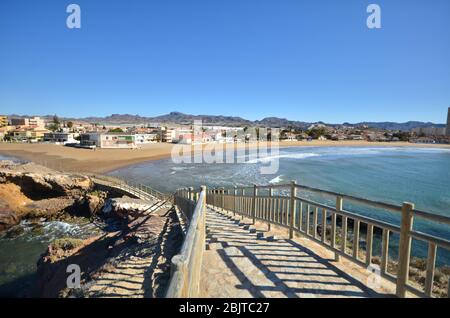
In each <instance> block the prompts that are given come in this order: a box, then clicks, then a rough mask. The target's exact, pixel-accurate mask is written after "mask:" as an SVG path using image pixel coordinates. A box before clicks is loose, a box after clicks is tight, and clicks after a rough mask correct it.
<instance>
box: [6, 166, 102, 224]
mask: <svg viewBox="0 0 450 318" xmlns="http://www.w3.org/2000/svg"><path fill="white" fill-rule="evenodd" d="M93 188H94V183H93V182H92V180H91V179H90V178H89V177H87V176H80V175H74V174H65V173H60V172H56V171H54V170H50V169H48V168H45V167H42V166H39V165H36V164H33V163H26V164H20V163H14V162H11V161H0V231H2V230H5V229H8V228H9V227H11V226H14V225H16V224H17V223H19V222H20V220H21V219H22V218H31V219H40V218H44V219H46V220H54V219H58V218H64V215H65V214H70V215H83V216H91V215H93V214H96V213H98V212H99V211H101V209H102V207H103V204H104V200H105V198H106V196H107V194H106V193H105V192H101V191H93Z"/></svg>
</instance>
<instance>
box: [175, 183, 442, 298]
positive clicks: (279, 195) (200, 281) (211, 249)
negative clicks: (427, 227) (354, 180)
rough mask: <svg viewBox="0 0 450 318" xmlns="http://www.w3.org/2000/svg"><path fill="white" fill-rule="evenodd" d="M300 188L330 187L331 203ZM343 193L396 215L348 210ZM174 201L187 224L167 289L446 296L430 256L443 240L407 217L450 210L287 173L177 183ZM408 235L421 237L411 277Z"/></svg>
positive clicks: (186, 293)
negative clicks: (209, 185)
mask: <svg viewBox="0 0 450 318" xmlns="http://www.w3.org/2000/svg"><path fill="white" fill-rule="evenodd" d="M298 190H303V191H302V192H305V191H309V192H315V193H317V194H319V195H322V196H328V197H332V198H334V202H335V205H328V204H326V203H319V202H316V201H313V200H312V199H311V198H310V197H308V198H305V197H302V196H299V195H298V194H297V191H298ZM344 200H345V201H344ZM344 202H351V203H352V204H359V205H366V206H369V207H371V208H373V209H382V210H387V211H391V212H393V213H398V215H399V219H400V221H399V224H391V223H387V222H384V221H380V220H377V219H373V218H369V217H366V216H363V215H361V214H357V213H354V212H350V211H348V210H346V209H345V208H344ZM174 203H175V205H176V206H177V208H178V210H179V211H180V212H181V213H180V215H182V216H183V218H184V219H185V223H187V224H188V226H187V227H186V234H185V240H184V243H183V246H182V249H181V251H180V253H179V254H178V255H177V256H175V257H174V258H173V259H172V273H171V276H172V277H171V283H170V286H169V289H168V291H167V295H166V296H167V297H395V296H397V297H432V296H435V293H436V292H437V291H438V290H439V291H440V293H439V295H440V297H442V295H443V293H442V289H444V296H445V295H446V296H447V297H448V294H449V292H448V288H449V287H448V280H446V281H445V286H444V287H443V286H442V277H441V274H439V276H440V277H439V281H438V280H437V279H436V276H437V274H436V273H437V268H436V259H437V250H438V249H439V250H441V251H443V250H445V251H446V252H447V253H448V251H449V250H450V241H448V240H447V239H445V238H442V237H436V236H432V235H430V234H427V233H422V232H419V231H417V230H415V229H414V227H413V223H414V219H419V218H420V219H425V220H427V221H428V222H432V223H433V222H435V223H444V224H446V226H448V225H450V218H448V217H444V216H438V215H435V214H431V213H428V212H425V211H421V210H417V209H415V207H414V204H412V203H404V204H403V205H399V206H397V205H392V204H387V203H383V202H375V201H370V200H366V199H362V198H357V197H353V196H348V195H344V194H338V193H333V192H329V191H323V190H319V189H314V188H310V187H305V186H300V185H297V184H295V183H294V182H293V183H291V184H287V185H268V186H252V187H247V188H232V189H209V190H207V189H206V188H205V187H202V189H201V190H194V189H193V188H189V189H181V190H179V191H177V192H176V193H175V194H174ZM396 238H398V239H397V241H398V247H397V246H396V245H395V242H396V241H395V239H396ZM413 239H414V240H416V241H421V242H423V243H424V244H426V245H427V246H428V256H427V257H426V259H425V260H424V261H425V263H426V266H425V268H424V271H423V279H418V280H413V279H411V271H412V262H411V258H412V254H411V253H412V240H413ZM375 243H377V244H375ZM376 246H379V247H380V249H381V251H380V252H379V253H377V252H376V251H375V247H376ZM393 246H395V248H396V251H395V253H392V250H393V249H394V248H393ZM391 249H392V250H391ZM392 254H394V255H395V256H396V257H392ZM393 258H394V259H393ZM446 265H448V264H446ZM414 270H416V269H414ZM438 284H440V285H439V286H437V285H438Z"/></svg>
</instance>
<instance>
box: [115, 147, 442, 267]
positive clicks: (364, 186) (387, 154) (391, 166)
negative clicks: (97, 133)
mask: <svg viewBox="0 0 450 318" xmlns="http://www.w3.org/2000/svg"><path fill="white" fill-rule="evenodd" d="M238 156H239V155H236V156H235V159H234V161H235V163H234V164H233V163H229V161H228V163H213V164H208V163H177V160H175V162H174V160H172V159H165V160H159V161H151V162H144V163H141V164H137V165H133V166H129V167H126V168H122V169H119V170H116V171H113V172H111V173H110V174H111V175H113V176H118V177H122V178H127V179H128V180H133V181H136V182H140V183H144V184H147V185H149V186H151V187H153V188H155V189H157V190H160V191H164V192H174V191H175V190H176V189H178V188H182V187H191V186H193V187H200V185H206V186H207V187H225V188H229V187H234V186H238V187H246V186H252V185H253V184H257V185H268V184H288V183H289V182H291V181H296V182H297V183H298V184H300V185H305V186H308V187H313V188H317V189H322V190H329V191H333V192H338V193H342V194H347V195H352V196H356V197H360V198H365V199H369V200H374V201H381V202H386V203H391V204H395V205H398V206H401V205H402V204H403V202H412V203H414V204H415V207H416V209H419V210H423V211H427V212H430V213H434V214H439V215H444V216H449V217H450V149H447V148H421V147H417V148H411V147H290V148H282V149H280V150H279V152H278V153H276V154H272V155H271V154H270V153H269V154H268V155H265V156H263V157H261V158H251V157H249V156H246V158H245V162H241V163H237V161H238V159H239V158H238ZM223 161H225V160H223ZM241 161H244V160H241ZM269 165H273V166H276V165H278V170H277V171H276V173H271V174H263V173H262V171H264V169H263V168H264V167H266V168H267V167H268V166H269ZM297 195H298V196H300V197H305V198H308V199H314V200H316V201H318V202H320V203H325V204H328V205H331V206H333V205H334V202H335V198H334V197H329V196H328V197H327V196H319V195H317V194H314V193H310V192H308V191H299V192H298V193H297ZM344 208H345V209H346V210H348V211H350V212H354V213H357V214H362V215H365V216H369V217H373V218H375V219H379V220H382V221H385V222H389V223H392V224H396V225H398V224H399V222H400V213H398V212H391V211H387V210H383V209H377V208H372V207H369V206H363V205H358V204H355V203H352V202H345V201H344ZM414 229H416V230H419V231H422V232H425V233H428V234H432V235H436V236H439V237H444V238H446V239H450V227H449V226H448V225H443V224H440V223H436V222H431V221H428V220H423V219H420V218H416V219H415V222H414ZM397 247H398V237H396V235H395V234H394V235H392V236H391V243H390V253H391V254H390V256H391V257H392V258H396V253H397ZM427 248H428V246H427V244H425V243H423V242H421V241H417V240H413V250H412V253H413V255H415V256H417V257H426V256H427ZM374 252H375V253H380V252H381V244H380V238H379V237H378V238H377V237H376V238H375V245H374ZM437 259H438V265H445V264H447V265H450V252H449V251H447V250H444V249H441V248H439V249H438V256H437Z"/></svg>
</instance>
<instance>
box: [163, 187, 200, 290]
mask: <svg viewBox="0 0 450 318" xmlns="http://www.w3.org/2000/svg"><path fill="white" fill-rule="evenodd" d="M174 197H175V199H174V200H175V204H176V205H178V206H179V207H180V208H181V209H183V207H184V209H187V210H189V209H191V208H190V207H189V204H191V206H193V205H195V208H194V210H193V213H191V212H190V211H186V210H185V211H183V213H184V214H185V215H186V216H187V217H188V219H189V228H188V230H187V234H186V237H185V239H184V242H183V245H182V247H181V251H180V253H179V254H178V255H175V256H174V257H173V258H172V271H171V279H170V283H169V288H168V290H167V293H166V298H187V297H198V295H199V292H200V273H201V266H202V259H203V252H204V250H205V239H206V229H205V227H206V224H205V222H206V187H204V186H202V187H201V191H200V193H198V192H194V191H193V189H192V188H190V189H189V190H187V189H181V190H178V191H177V192H176V193H175V194H174ZM180 202H181V204H180ZM189 216H191V217H189Z"/></svg>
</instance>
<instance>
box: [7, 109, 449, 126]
mask: <svg viewBox="0 0 450 318" xmlns="http://www.w3.org/2000/svg"><path fill="white" fill-rule="evenodd" d="M10 117H26V116H19V115H10ZM42 117H43V118H46V119H51V118H52V117H53V115H46V116H42ZM61 120H74V121H75V120H76V121H83V122H89V123H99V124H116V125H121V124H149V123H171V124H191V123H192V122H193V121H194V120H201V121H202V122H203V124H207V125H211V124H214V125H222V126H261V127H272V128H276V127H296V128H302V129H305V128H307V127H309V126H311V125H312V124H323V125H327V126H334V127H338V126H348V127H356V126H362V125H366V126H368V127H372V128H378V129H388V130H403V131H409V130H411V129H414V128H423V127H445V124H435V123H431V122H421V121H408V122H404V123H396V122H359V123H343V124H332V123H324V122H304V121H293V120H288V119H285V118H279V117H266V118H263V119H261V120H255V121H252V120H248V119H244V118H242V117H237V116H221V115H191V114H184V113H180V112H171V113H169V114H166V115H161V116H155V117H144V116H140V115H130V114H112V115H110V116H106V117H85V118H61Z"/></svg>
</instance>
